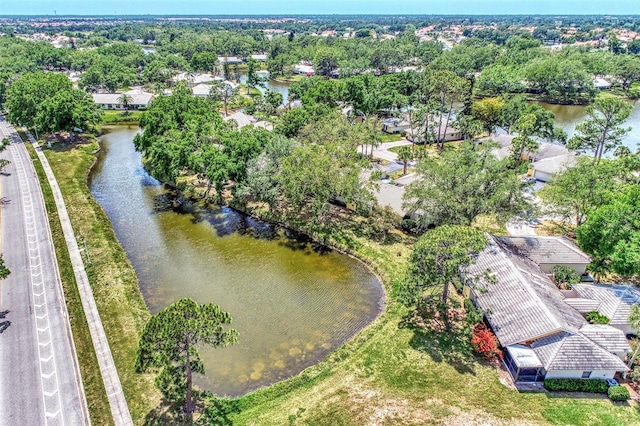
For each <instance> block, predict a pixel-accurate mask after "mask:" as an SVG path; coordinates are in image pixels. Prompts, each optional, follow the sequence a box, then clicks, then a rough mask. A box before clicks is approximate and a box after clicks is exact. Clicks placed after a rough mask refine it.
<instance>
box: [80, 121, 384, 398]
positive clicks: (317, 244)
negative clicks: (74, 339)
mask: <svg viewBox="0 0 640 426" xmlns="http://www.w3.org/2000/svg"><path fill="white" fill-rule="evenodd" d="M135 127H138V126H132V125H110V126H108V127H107V129H108V128H135ZM97 142H98V146H99V149H98V150H97V151H96V152H95V153H94V155H93V157H94V160H93V162H92V164H91V166H90V167H89V168H88V170H87V174H86V182H87V185H88V186H89V188H90V192H91V193H92V196H93V197H94V199H95V200H96V202H98V199H97V198H95V194H93V189H92V179H93V176H94V173H95V169H96V166H97V165H98V164H99V162H100V156H101V155H105V153H104V149H103V141H102V137H99V138H97ZM162 185H163V188H169V192H174V193H175V194H176V196H177V197H179V198H181V199H183V200H185V201H188V202H190V203H194V204H195V205H197V208H198V209H203V210H204V211H206V212H209V213H211V212H213V211H215V208H225V209H230V210H232V211H233V212H235V214H238V215H242V216H243V217H246V218H248V219H251V220H254V221H256V222H259V223H261V224H264V225H266V226H269V227H271V228H273V230H274V232H278V231H281V232H283V233H285V234H287V238H289V237H292V238H293V239H294V240H296V241H297V240H303V241H304V243H305V244H308V245H309V246H312V247H314V248H315V249H317V250H319V251H323V250H325V251H327V252H331V251H333V252H335V253H337V254H340V255H346V256H347V257H348V258H350V259H353V260H354V261H355V262H357V263H358V264H360V265H361V267H362V268H363V269H364V270H365V271H366V272H367V273H368V274H369V275H370V276H372V277H373V278H374V280H375V283H376V284H375V286H374V287H373V288H371V290H372V291H374V292H375V294H376V295H377V296H376V299H375V300H376V303H375V309H374V311H373V312H372V315H371V316H370V317H367V319H366V323H365V325H364V326H363V327H361V328H356V329H355V330H353V331H352V332H349V333H348V335H346V336H344V337H342V336H341V337H339V339H338V342H339V343H338V344H336V345H335V346H333V347H331V348H330V349H329V350H328V351H325V352H323V353H322V354H321V356H319V357H318V359H317V360H315V361H314V362H313V363H312V364H310V365H308V366H306V367H304V368H303V369H302V370H300V371H298V372H297V373H295V374H293V375H290V376H288V377H286V378H283V379H275V380H273V381H270V382H268V383H267V384H265V385H264V386H259V387H256V388H253V389H250V390H248V391H247V392H242V393H238V394H235V395H232V396H231V397H232V398H241V397H244V396H247V395H249V394H251V393H254V392H256V391H258V390H264V389H267V388H270V387H272V386H274V385H276V384H278V383H282V382H286V381H287V380H290V379H293V378H296V377H298V376H300V375H301V374H303V373H304V371H306V370H307V369H308V368H310V367H314V366H317V365H319V364H322V363H323V362H324V361H325V360H326V359H327V357H328V356H329V355H330V354H331V353H333V352H335V351H336V350H339V349H341V348H343V347H344V346H345V345H346V344H348V343H349V342H352V341H354V339H356V338H357V336H358V335H360V334H361V333H362V332H363V331H365V330H368V329H369V328H370V327H371V326H372V325H373V324H375V323H377V322H378V321H380V320H381V318H383V317H384V315H385V313H386V312H387V310H388V307H389V303H388V300H389V295H388V292H389V291H390V283H389V282H388V279H387V277H385V276H384V274H383V273H382V269H381V268H380V266H378V265H377V264H376V262H375V261H374V259H373V258H367V257H366V256H364V255H362V254H361V253H358V251H357V250H352V249H350V248H348V247H345V246H341V245H339V244H337V243H335V242H334V241H330V240H327V239H325V238H323V237H322V236H321V235H317V234H315V235H314V234H312V233H310V232H308V231H307V230H305V229H303V228H302V227H297V226H295V225H294V224H291V223H285V222H282V221H276V220H273V218H267V217H264V216H262V215H258V214H255V212H251V211H243V210H241V209H238V208H237V206H235V207H232V206H228V205H223V206H220V205H218V204H213V203H210V202H207V200H204V199H203V198H202V197H195V196H193V195H190V194H191V193H190V192H189V190H188V189H186V190H184V189H182V188H179V187H178V186H176V185H170V184H166V183H162ZM98 204H100V202H98ZM213 206H215V208H213ZM102 207H103V209H104V206H102ZM187 213H188V212H187ZM109 221H110V223H109V225H110V227H111V229H112V230H113V232H114V234H115V235H116V238H117V240H118V243H119V244H120V246H121V247H122V248H123V250H124V252H125V253H126V254H127V257H128V258H129V262H130V263H131V264H132V265H133V264H134V263H135V262H134V261H133V259H132V258H131V257H130V255H129V253H127V250H125V249H124V247H125V244H123V241H122V240H121V238H120V237H119V236H118V233H117V232H116V229H115V227H114V224H113V223H112V219H111V218H109ZM252 238H259V237H256V236H254V235H252ZM135 269H136V268H135V267H134V268H133V270H134V272H135V275H136V279H137V281H138V288H139V291H140V292H141V293H142V294H143V295H144V294H145V290H144V289H143V285H142V280H141V278H140V277H139V274H138V271H136V270H135ZM366 285H367V286H369V284H366ZM143 299H144V301H145V306H146V308H147V311H148V312H149V313H151V312H152V309H151V306H150V305H149V303H148V301H147V300H146V299H147V298H146V297H143ZM338 336H339V335H338Z"/></svg>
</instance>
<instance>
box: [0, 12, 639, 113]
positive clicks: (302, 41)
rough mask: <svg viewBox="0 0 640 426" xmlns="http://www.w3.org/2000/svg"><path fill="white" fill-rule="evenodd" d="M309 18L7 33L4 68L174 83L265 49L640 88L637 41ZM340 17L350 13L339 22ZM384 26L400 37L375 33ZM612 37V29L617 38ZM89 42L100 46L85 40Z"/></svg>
mask: <svg viewBox="0 0 640 426" xmlns="http://www.w3.org/2000/svg"><path fill="white" fill-rule="evenodd" d="M469 23H471V21H469ZM292 25H294V26H295V24H292ZM306 25H307V28H306V29H304V30H303V29H302V28H297V29H295V30H291V31H287V32H284V33H279V34H269V35H270V38H267V35H266V34H265V32H264V31H260V30H257V29H255V27H254V28H253V29H238V28H235V29H221V28H220V26H213V27H210V26H207V25H206V24H203V23H200V24H193V25H163V26H158V25H147V24H143V25H122V26H120V27H113V28H108V29H106V28H99V27H98V28H95V29H94V30H93V31H92V32H91V33H90V34H89V35H87V34H82V33H81V34H74V35H75V38H74V40H75V39H77V42H76V43H75V44H74V46H72V48H69V49H64V48H63V49H56V48H54V47H53V46H51V45H50V44H48V43H46V42H27V41H23V40H21V39H18V38H16V37H4V38H3V39H2V40H0V78H2V80H6V79H11V78H13V77H14V76H15V75H16V74H19V73H23V72H29V71H30V72H33V71H38V70H74V71H79V72H83V74H82V77H81V79H80V84H81V86H82V87H83V88H85V89H86V90H90V91H95V90H99V89H106V90H109V91H114V90H115V89H116V88H122V87H127V86H129V85H132V84H148V85H151V86H154V85H155V88H156V89H158V90H159V89H161V88H163V87H165V86H166V85H170V84H172V81H171V77H172V76H173V75H175V74H176V73H177V72H179V71H208V72H222V71H223V70H222V69H223V68H225V69H224V74H225V77H226V78H234V77H235V78H237V77H238V76H239V71H238V67H237V66H236V65H232V66H228V65H227V66H226V67H225V66H224V64H221V63H220V61H219V60H218V58H219V57H221V56H239V57H248V56H249V55H251V54H253V53H258V52H264V53H267V56H268V59H267V64H266V65H267V68H268V70H269V71H270V73H271V75H272V76H274V77H276V76H279V75H289V74H291V73H292V72H293V66H294V65H295V64H298V63H299V62H301V61H303V62H307V63H309V64H312V65H313V66H314V67H315V69H316V72H317V73H318V74H320V75H323V76H330V75H332V74H333V73H334V72H337V71H339V75H340V77H341V78H344V77H348V76H352V75H358V74H362V73H367V72H371V73H375V74H376V75H385V74H389V73H393V72H396V71H398V70H399V69H401V68H402V67H406V66H413V67H415V68H417V69H428V70H431V71H449V72H451V73H454V74H456V75H457V76H458V77H461V78H464V79H466V80H467V81H468V82H467V83H466V84H467V85H469V91H470V92H471V93H473V94H474V95H475V96H476V97H477V96H480V97H487V96H500V95H503V94H517V93H524V92H528V93H532V94H537V95H538V96H540V97H541V98H542V99H545V100H549V101H552V102H563V103H585V102H588V101H590V100H592V99H593V98H594V96H595V94H596V89H595V87H594V84H593V77H594V76H596V75H609V76H613V77H615V80H614V81H613V83H614V85H615V86H616V87H619V88H620V90H623V91H625V92H626V93H627V95H629V96H638V95H640V90H638V89H637V88H636V87H634V86H633V85H632V83H633V82H634V81H638V80H640V56H639V55H638V52H636V50H637V49H636V48H635V46H636V45H635V44H634V43H630V44H629V48H628V49H627V50H626V51H622V50H621V49H610V50H608V51H607V50H601V49H593V48H591V47H569V48H564V49H563V50H561V51H558V52H552V51H550V50H549V49H546V48H545V47H543V45H542V41H541V40H546V38H545V36H543V33H542V32H541V31H538V33H537V34H534V35H531V34H529V33H528V32H527V31H524V30H522V29H518V28H515V29H514V28H510V27H508V26H502V27H499V28H498V29H482V30H475V31H468V32H467V35H468V36H469V38H467V39H465V40H463V41H462V42H461V43H459V44H457V45H455V46H454V47H453V48H452V49H450V50H444V49H443V44H442V43H441V42H440V41H437V40H438V35H439V34H440V35H441V33H442V32H444V33H446V29H447V25H446V24H442V22H440V24H439V25H438V26H437V27H438V28H440V29H439V30H438V28H434V30H433V34H432V36H433V37H432V38H433V40H427V41H422V42H421V41H420V39H419V38H418V37H417V36H416V34H415V31H416V28H417V27H416V25H413V24H411V23H403V24H402V25H399V24H398V23H394V24H392V25H389V26H388V27H382V26H377V27H376V26H375V25H373V24H371V23H367V22H366V19H365V20H364V21H361V22H359V23H358V24H356V23H354V27H352V29H353V31H354V32H355V34H356V36H355V37H353V38H343V37H341V36H340V34H338V36H329V37H319V36H317V33H316V32H314V31H313V30H312V28H313V25H310V24H309V23H308V22H307V23H306ZM336 25H337V24H335V23H334V24H333V26H334V27H335V26H336ZM341 25H344V21H342V22H340V23H339V25H337V26H338V27H340V26H341ZM222 26H224V25H222ZM331 26H332V25H327V26H325V25H324V24H323V25H321V27H322V28H330V27H331ZM391 28H394V29H393V30H392V29H391ZM385 31H386V32H388V33H391V34H392V35H393V37H391V38H379V37H374V35H377V34H381V33H383V32H385ZM545 34H547V35H548V32H547V33H545ZM613 37H614V36H613V35H609V39H610V41H611V40H613ZM140 42H143V43H145V42H146V43H153V44H154V52H152V53H148V54H145V52H144V51H143V50H142V48H141V46H140V44H139V43H140ZM636 44H639V45H640V42H639V43H636ZM83 45H84V46H87V47H97V48H96V49H84V50H81V49H78V46H83ZM232 68H235V71H236V72H235V75H232V73H231V71H232ZM2 90H4V89H3V88H0V96H1V95H2Z"/></svg>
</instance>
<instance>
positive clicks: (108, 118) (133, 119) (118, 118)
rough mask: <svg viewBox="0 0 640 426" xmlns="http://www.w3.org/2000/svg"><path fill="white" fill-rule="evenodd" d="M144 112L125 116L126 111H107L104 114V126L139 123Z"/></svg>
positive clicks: (132, 112)
mask: <svg viewBox="0 0 640 426" xmlns="http://www.w3.org/2000/svg"><path fill="white" fill-rule="evenodd" d="M142 113H143V111H129V113H128V114H126V115H125V114H124V111H114V110H106V111H103V114H102V124H116V123H118V124H130V123H138V121H139V120H140V114H142Z"/></svg>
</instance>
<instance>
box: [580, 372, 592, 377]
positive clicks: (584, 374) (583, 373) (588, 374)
mask: <svg viewBox="0 0 640 426" xmlns="http://www.w3.org/2000/svg"><path fill="white" fill-rule="evenodd" d="M589 377H591V371H583V372H582V378H583V379H588V378H589Z"/></svg>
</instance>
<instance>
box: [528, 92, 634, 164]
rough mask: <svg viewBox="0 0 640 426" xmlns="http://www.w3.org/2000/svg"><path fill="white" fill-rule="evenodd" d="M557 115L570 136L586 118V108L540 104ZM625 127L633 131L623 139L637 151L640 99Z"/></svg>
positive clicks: (559, 122) (559, 123)
mask: <svg viewBox="0 0 640 426" xmlns="http://www.w3.org/2000/svg"><path fill="white" fill-rule="evenodd" d="M540 105H541V106H542V107H543V108H545V109H548V110H549V111H551V112H553V113H554V114H555V115H556V119H555V125H556V126H557V127H561V128H563V129H564V130H565V131H566V132H567V134H568V135H569V137H571V136H573V134H574V133H575V129H576V125H577V124H580V123H581V122H582V121H584V120H585V108H586V107H584V106H578V105H555V104H545V103H541V104H540ZM624 127H631V131H630V132H629V134H628V135H627V136H626V137H625V139H624V140H623V144H624V145H626V146H628V147H629V148H631V151H632V152H635V151H636V149H638V148H639V145H640V101H635V102H634V105H633V109H632V110H631V115H630V116H629V118H628V119H627V121H626V122H625V123H624Z"/></svg>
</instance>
